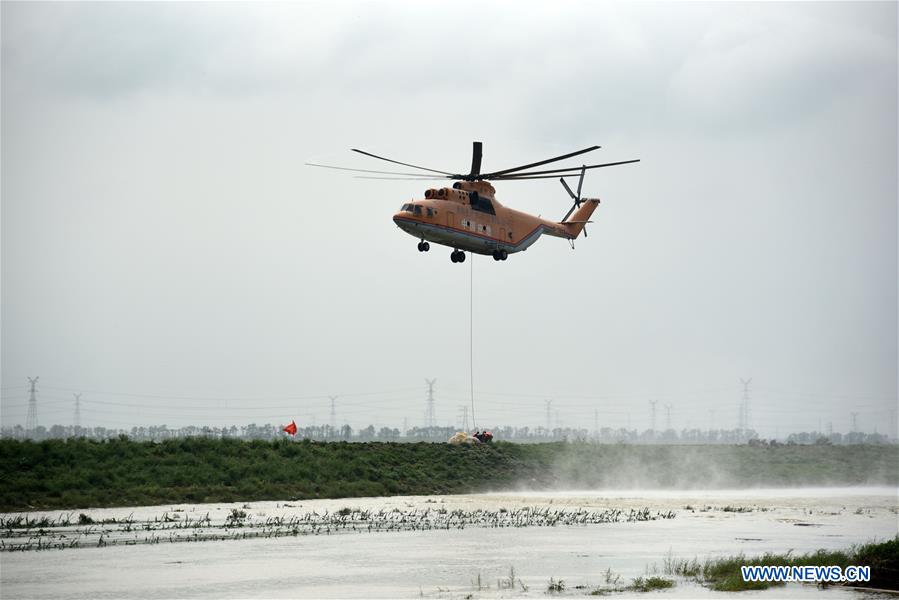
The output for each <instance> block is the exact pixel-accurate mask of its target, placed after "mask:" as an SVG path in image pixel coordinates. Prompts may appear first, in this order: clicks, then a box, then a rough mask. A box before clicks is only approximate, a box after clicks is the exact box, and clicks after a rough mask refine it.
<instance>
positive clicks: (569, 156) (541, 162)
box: [481, 146, 600, 179]
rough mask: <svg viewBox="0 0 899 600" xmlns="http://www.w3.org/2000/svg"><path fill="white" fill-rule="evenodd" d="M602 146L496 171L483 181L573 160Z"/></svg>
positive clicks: (483, 176) (485, 176) (483, 177)
mask: <svg viewBox="0 0 899 600" xmlns="http://www.w3.org/2000/svg"><path fill="white" fill-rule="evenodd" d="M599 148H600V146H590V147H589V148H584V149H583V150H578V151H577V152H572V153H570V154H564V155H562V156H557V157H555V158H547V159H546V160H541V161H537V162H535V163H531V164H529V165H522V166H520V167H512V168H511V169H503V170H502V171H494V172H493V173H487V174H486V175H481V179H493V178H494V177H496V176H497V175H506V174H508V173H513V172H515V171H523V170H524V169H530V168H531V167H539V166H540V165H545V164H549V163H551V162H556V161H558V160H565V159H566V158H571V157H572V156H577V155H578V154H584V153H586V152H593V151H594V150H598V149H599Z"/></svg>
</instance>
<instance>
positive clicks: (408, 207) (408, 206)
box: [400, 204, 412, 212]
mask: <svg viewBox="0 0 899 600" xmlns="http://www.w3.org/2000/svg"><path fill="white" fill-rule="evenodd" d="M400 210H401V211H402V212H412V205H411V204H403V207H402V208H401V209H400Z"/></svg>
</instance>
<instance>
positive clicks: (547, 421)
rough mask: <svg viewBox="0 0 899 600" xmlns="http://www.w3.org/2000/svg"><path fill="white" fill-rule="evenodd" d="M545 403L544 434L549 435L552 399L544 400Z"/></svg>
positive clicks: (550, 430)
mask: <svg viewBox="0 0 899 600" xmlns="http://www.w3.org/2000/svg"><path fill="white" fill-rule="evenodd" d="M544 402H545V403H546V435H547V436H549V435H550V433H551V432H552V406H553V401H552V400H544Z"/></svg>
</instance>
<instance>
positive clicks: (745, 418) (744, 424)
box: [738, 377, 752, 435]
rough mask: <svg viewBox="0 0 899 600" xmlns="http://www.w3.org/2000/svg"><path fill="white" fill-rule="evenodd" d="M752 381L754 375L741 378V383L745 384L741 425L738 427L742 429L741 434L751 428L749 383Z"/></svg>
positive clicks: (741, 408) (741, 403)
mask: <svg viewBox="0 0 899 600" xmlns="http://www.w3.org/2000/svg"><path fill="white" fill-rule="evenodd" d="M750 382H752V377H750V378H749V379H742V378H741V379H740V383H742V384H743V400H742V401H741V402H740V419H739V420H740V426H739V427H738V429H739V430H740V434H741V435H742V434H744V433H745V432H746V430H748V429H749V384H750Z"/></svg>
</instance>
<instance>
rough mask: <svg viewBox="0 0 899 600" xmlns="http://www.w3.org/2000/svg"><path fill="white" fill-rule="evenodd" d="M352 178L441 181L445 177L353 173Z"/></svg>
mask: <svg viewBox="0 0 899 600" xmlns="http://www.w3.org/2000/svg"><path fill="white" fill-rule="evenodd" d="M353 179H389V180H393V181H443V180H445V179H446V177H375V176H373V175H354V176H353Z"/></svg>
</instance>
